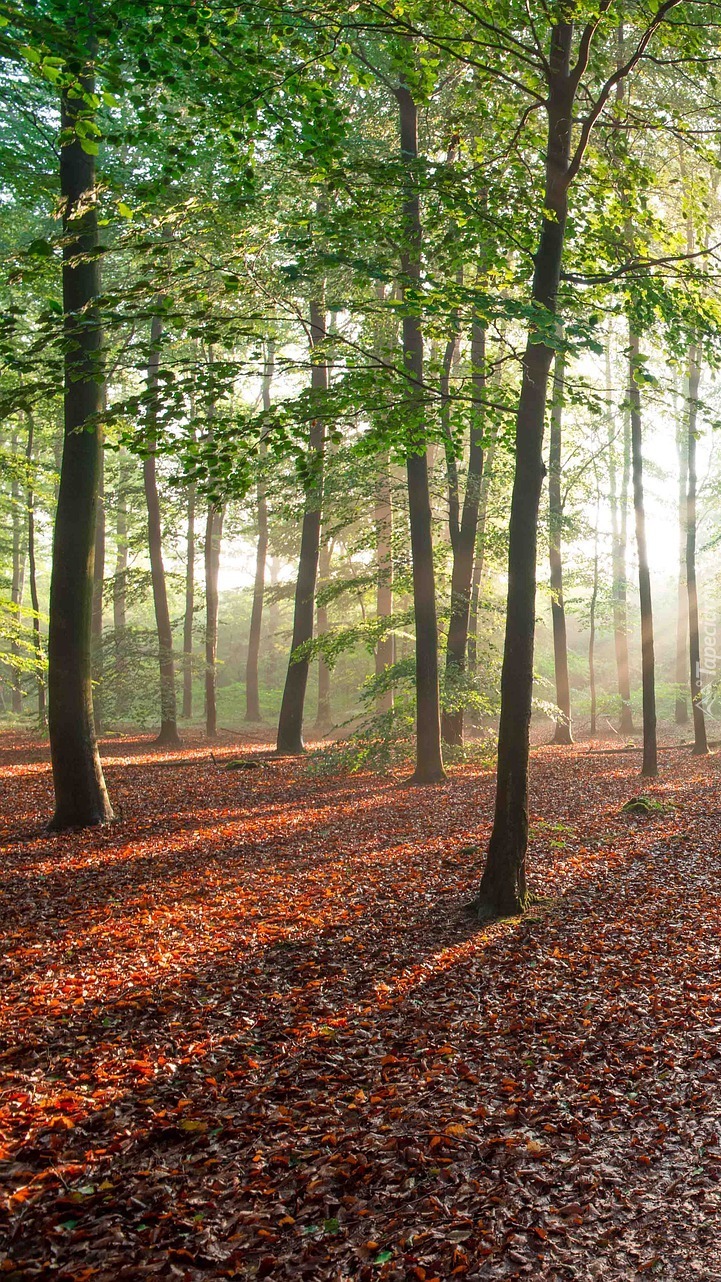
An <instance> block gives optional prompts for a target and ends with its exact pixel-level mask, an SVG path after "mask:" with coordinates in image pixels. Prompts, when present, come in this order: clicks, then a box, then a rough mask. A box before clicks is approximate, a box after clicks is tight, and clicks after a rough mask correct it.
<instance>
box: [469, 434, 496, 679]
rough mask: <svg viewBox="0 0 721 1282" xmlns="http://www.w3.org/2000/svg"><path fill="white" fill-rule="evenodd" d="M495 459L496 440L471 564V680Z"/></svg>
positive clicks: (485, 471)
mask: <svg viewBox="0 0 721 1282" xmlns="http://www.w3.org/2000/svg"><path fill="white" fill-rule="evenodd" d="M495 457H496V438H495V436H494V437H493V438H492V439H491V442H490V444H489V446H488V449H487V451H486V457H485V460H484V463H483V476H482V478H481V499H480V505H479V508H478V534H477V537H476V553H475V559H474V562H473V579H472V581H471V608H470V612H469V617H468V675H469V676H470V677H471V678H473V677H475V675H476V669H477V667H478V606H479V602H480V597H481V583H482V582H483V570H484V567H485V563H486V521H487V518H488V498H489V494H490V489H491V481H492V479H493V463H494V460H495Z"/></svg>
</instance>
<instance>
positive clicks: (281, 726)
mask: <svg viewBox="0 0 721 1282" xmlns="http://www.w3.org/2000/svg"><path fill="white" fill-rule="evenodd" d="M325 337H326V312H325V301H324V300H321V299H316V300H314V301H313V302H311V305H310V339H311V389H312V391H313V393H314V396H315V398H316V400H317V404H316V406H315V409H316V417H315V418H313V420H312V421H311V426H310V439H309V458H308V481H307V484H306V494H305V512H304V514H303V527H302V530H301V538H300V556H299V558H298V578H297V580H296V587H295V610H294V615H293V640H292V642H291V650H290V660H289V663H288V672H287V675H286V679H285V687H284V690H283V700H282V703H281V707H280V717H279V719H278V738H277V749H278V752H281V753H289V754H291V755H293V756H297V755H299V754H300V753H302V752H303V751H304V750H305V749H304V745H303V708H304V705H305V691H306V687H307V685H308V668H309V664H310V660H309V659H308V657H307V656H304V657H303V658H296V657H295V656H296V650H297V649H298V647H299V646H301V645H304V644H305V643H306V642H307V641H310V640H311V639H312V637H313V616H314V614H315V584H316V578H317V575H318V555H319V550H320V524H321V506H322V500H323V452H324V445H325V430H324V426H323V418H322V414H323V413H324V412H325V407H324V405H323V404H322V397H323V395H324V394H325V393H326V392H327V390H328V366H327V364H326V362H325V358H324V356H323V354H322V352H321V353H320V354H319V353H318V352H317V351H316V349H317V347H318V346H319V345H320V344H322V343H323V341H324V339H325Z"/></svg>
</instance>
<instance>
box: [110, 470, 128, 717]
mask: <svg viewBox="0 0 721 1282" xmlns="http://www.w3.org/2000/svg"><path fill="white" fill-rule="evenodd" d="M129 483H130V471H129V468H128V466H127V459H126V457H125V454H124V453H123V452H122V451H121V452H120V453H119V454H118V497H117V504H116V511H115V573H114V575H113V637H114V645H115V683H116V690H117V694H116V700H115V707H116V712H117V715H118V717H124V716H125V715H126V713H127V710H128V689H127V682H128V655H127V631H126V629H127V593H128V583H127V579H128V485H129Z"/></svg>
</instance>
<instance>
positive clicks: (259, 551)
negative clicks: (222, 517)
mask: <svg viewBox="0 0 721 1282" xmlns="http://www.w3.org/2000/svg"><path fill="white" fill-rule="evenodd" d="M274 370H275V343H274V342H273V340H272V339H271V340H270V341H269V342H268V347H267V349H266V355H265V366H264V369H263V389H262V394H263V409H264V410H265V411H266V412H267V411H268V410H269V409H270V387H271V383H272V381H273V373H274ZM266 452H267V447H266V444H265V442H264V441H261V444H260V478H259V480H258V543H257V545H256V552H255V579H254V581H253V607H252V610H251V613H250V631H249V633H248V661H247V663H246V668H245V719H246V721H260V720H261V716H260V686H259V681H258V660H259V658H260V636H261V628H262V625H263V601H264V597H265V563H266V560H267V557H268V500H267V498H266V493H265V479H264V477H263V466H264V463H265V456H266Z"/></svg>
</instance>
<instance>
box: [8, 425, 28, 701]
mask: <svg viewBox="0 0 721 1282" xmlns="http://www.w3.org/2000/svg"><path fill="white" fill-rule="evenodd" d="M11 449H12V455H13V467H14V470H13V479H12V485H11V489H10V497H11V500H12V532H13V533H12V554H13V563H12V581H11V584H10V601H11V603H12V606H13V629H14V635H13V639H12V641H11V643H10V653H11V654H12V656H13V658H14V660H15V663H14V664H13V668H12V710H13V712H14V713H20V712H22V710H23V688H22V681H21V678H20V666H19V665H20V653H21V645H20V632H21V628H22V615H21V608H22V603H23V589H24V586H25V548H24V538H23V534H24V525H25V522H24V520H23V502H22V488H21V485H20V472H19V455H18V438H17V435H16V433H14V432H13V436H12V441H11Z"/></svg>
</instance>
